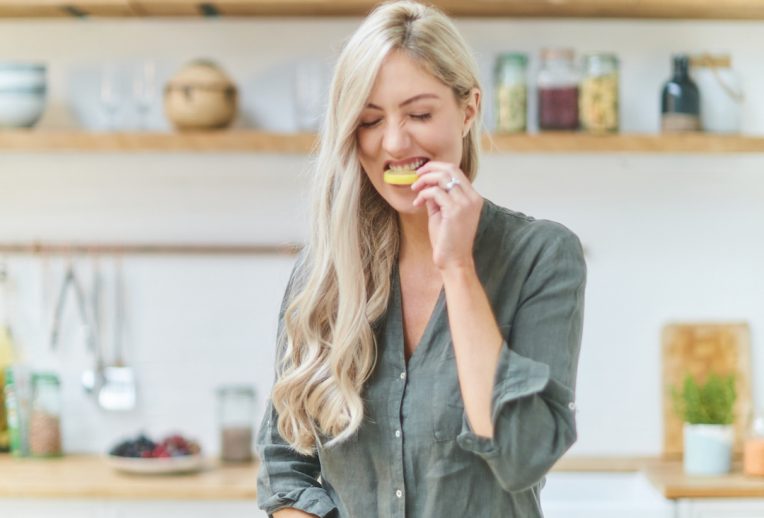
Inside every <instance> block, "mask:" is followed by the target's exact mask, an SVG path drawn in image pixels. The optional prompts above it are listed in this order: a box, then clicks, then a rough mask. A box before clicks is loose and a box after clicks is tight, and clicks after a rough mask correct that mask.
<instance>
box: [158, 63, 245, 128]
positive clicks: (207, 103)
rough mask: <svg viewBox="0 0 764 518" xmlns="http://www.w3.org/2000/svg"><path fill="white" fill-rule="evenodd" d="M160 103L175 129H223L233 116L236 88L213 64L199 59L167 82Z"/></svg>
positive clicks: (236, 94)
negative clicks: (162, 101) (162, 103)
mask: <svg viewBox="0 0 764 518" xmlns="http://www.w3.org/2000/svg"><path fill="white" fill-rule="evenodd" d="M164 105H165V114H166V115H167V117H168V119H170V121H171V122H172V123H173V125H174V126H175V127H176V128H177V129H178V130H181V131H193V130H211V129H223V128H226V127H228V126H229V125H230V124H231V122H233V119H234V117H235V116H236V110H237V105H238V91H237V89H236V85H235V84H234V83H233V81H232V80H231V79H230V78H229V77H228V75H227V74H226V73H225V72H224V71H223V70H222V69H221V68H220V67H219V66H218V65H217V64H215V63H214V62H212V61H209V60H203V59H199V60H195V61H192V62H191V63H189V64H188V65H186V66H185V67H183V69H181V70H180V72H178V73H177V74H176V75H175V76H174V77H173V78H172V79H171V80H170V81H169V82H168V84H167V86H166V87H165V91H164Z"/></svg>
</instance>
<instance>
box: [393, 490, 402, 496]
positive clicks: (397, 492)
mask: <svg viewBox="0 0 764 518" xmlns="http://www.w3.org/2000/svg"><path fill="white" fill-rule="evenodd" d="M395 496H397V497H398V498H400V497H402V496H403V491H401V490H400V489H399V490H398V491H396V492H395Z"/></svg>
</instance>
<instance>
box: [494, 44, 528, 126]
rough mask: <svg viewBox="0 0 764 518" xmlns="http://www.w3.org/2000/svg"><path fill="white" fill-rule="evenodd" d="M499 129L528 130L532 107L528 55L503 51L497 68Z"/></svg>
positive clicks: (497, 116)
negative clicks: (529, 101)
mask: <svg viewBox="0 0 764 518" xmlns="http://www.w3.org/2000/svg"><path fill="white" fill-rule="evenodd" d="M494 83H495V85H494V86H495V91H496V132H497V133H517V132H521V131H525V129H526V126H527V116H526V112H527V106H528V56H526V55H525V54H521V53H518V52H510V53H506V54H501V55H499V57H498V58H497V59H496V67H495V69H494Z"/></svg>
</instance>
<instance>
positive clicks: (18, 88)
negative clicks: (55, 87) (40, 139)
mask: <svg viewBox="0 0 764 518" xmlns="http://www.w3.org/2000/svg"><path fill="white" fill-rule="evenodd" d="M46 70H47V68H46V66H45V65H42V64H39V63H21V62H9V61H0V128H31V127H32V126H34V125H35V124H36V123H37V121H38V120H40V117H41V116H42V114H43V111H44V110H45V99H46V96H47V79H46Z"/></svg>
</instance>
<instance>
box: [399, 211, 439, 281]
mask: <svg viewBox="0 0 764 518" xmlns="http://www.w3.org/2000/svg"><path fill="white" fill-rule="evenodd" d="M398 224H399V225H400V229H401V250H400V255H399V257H398V262H399V263H406V264H416V265H418V266H425V265H426V266H427V267H428V268H427V269H429V267H431V266H433V262H432V245H431V244H430V233H429V230H428V217H427V212H426V211H422V212H420V213H418V214H398Z"/></svg>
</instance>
